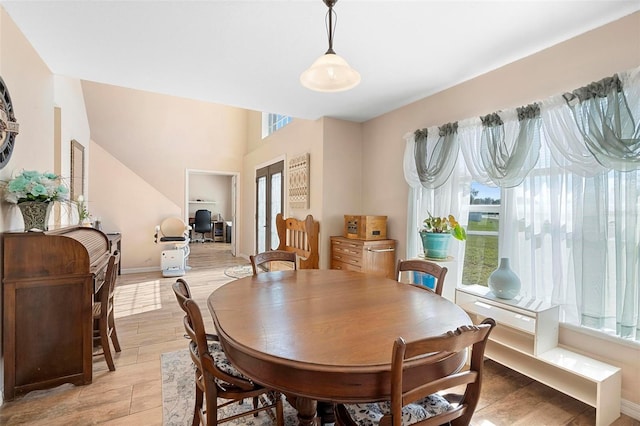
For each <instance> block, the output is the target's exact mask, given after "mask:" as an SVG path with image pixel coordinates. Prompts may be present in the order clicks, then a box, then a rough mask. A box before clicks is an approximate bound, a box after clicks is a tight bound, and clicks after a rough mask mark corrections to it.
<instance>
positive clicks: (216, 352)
mask: <svg viewBox="0 0 640 426" xmlns="http://www.w3.org/2000/svg"><path fill="white" fill-rule="evenodd" d="M173 292H174V294H175V296H176V299H177V300H178V305H180V308H182V310H183V311H184V312H185V314H186V315H185V317H184V319H183V324H184V329H185V331H186V333H187V335H188V337H189V339H190V340H191V341H190V342H189V352H190V354H191V360H192V361H193V364H194V365H195V367H196V370H195V384H196V397H195V408H194V413H193V421H192V426H196V425H200V424H202V425H205V426H210V425H217V424H219V423H223V422H228V421H231V420H235V419H238V418H241V417H245V416H248V415H251V414H253V415H254V416H255V415H258V413H259V412H261V411H267V412H268V414H270V415H273V413H272V410H273V409H274V408H275V412H276V413H275V421H276V424H277V425H278V426H283V424H284V414H283V407H282V395H281V394H280V393H279V392H277V391H273V390H270V389H267V388H264V387H262V386H260V385H258V384H256V383H254V382H252V381H251V379H249V378H248V377H246V376H244V375H242V373H240V372H239V371H238V370H236V368H235V367H234V366H233V365H232V364H231V363H230V362H229V360H228V359H227V357H226V355H225V353H224V351H223V349H222V346H221V345H220V342H219V340H218V336H216V335H214V334H207V333H206V332H205V328H204V322H203V320H202V313H201V312H200V308H199V307H198V304H197V303H196V302H195V301H194V300H193V299H192V298H191V297H190V296H191V292H190V290H189V285H188V284H187V282H186V281H185V280H183V279H178V280H177V281H176V282H175V283H174V284H173ZM218 398H221V399H224V400H226V401H224V402H222V401H220V403H219V401H218ZM245 398H252V399H253V401H254V405H253V409H251V410H246V411H243V412H241V413H238V414H234V415H230V416H227V417H224V418H219V411H218V410H219V409H221V408H223V407H226V406H228V405H231V404H233V403H234V402H242V401H243V400H244V399H245ZM260 403H261V404H262V405H260Z"/></svg>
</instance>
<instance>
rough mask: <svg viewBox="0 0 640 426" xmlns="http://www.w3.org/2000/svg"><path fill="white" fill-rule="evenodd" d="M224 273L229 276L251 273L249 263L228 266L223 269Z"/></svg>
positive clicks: (236, 276) (242, 276) (248, 274)
mask: <svg viewBox="0 0 640 426" xmlns="http://www.w3.org/2000/svg"><path fill="white" fill-rule="evenodd" d="M224 274H225V275H226V276H228V277H231V278H244V277H249V276H251V275H253V268H251V265H238V266H230V267H228V268H227V269H225V270H224Z"/></svg>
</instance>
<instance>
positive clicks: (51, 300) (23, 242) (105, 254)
mask: <svg viewBox="0 0 640 426" xmlns="http://www.w3.org/2000/svg"><path fill="white" fill-rule="evenodd" d="M2 243H3V244H2V246H3V262H2V269H3V271H2V276H3V280H2V296H3V332H2V334H3V336H2V337H3V349H4V398H5V399H6V400H11V399H13V398H14V397H15V396H16V395H19V394H22V393H26V392H30V391H32V390H35V389H44V388H49V387H54V386H57V385H60V384H62V383H73V384H78V385H80V384H87V383H91V379H92V368H93V359H92V343H93V339H92V329H93V323H92V312H91V310H92V305H93V296H94V293H95V292H97V291H98V289H99V288H100V286H101V285H102V283H103V282H104V273H105V270H106V266H107V261H108V258H109V241H108V239H107V236H106V235H105V234H103V233H102V232H100V231H98V230H96V229H93V228H83V227H72V228H66V229H65V230H54V231H47V232H20V233H5V234H3V236H2Z"/></svg>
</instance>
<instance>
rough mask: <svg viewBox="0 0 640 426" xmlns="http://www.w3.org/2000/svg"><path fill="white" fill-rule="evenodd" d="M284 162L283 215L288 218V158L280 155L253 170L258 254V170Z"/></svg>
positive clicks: (254, 239)
mask: <svg viewBox="0 0 640 426" xmlns="http://www.w3.org/2000/svg"><path fill="white" fill-rule="evenodd" d="M279 162H282V215H283V216H284V217H287V216H286V209H287V202H286V200H287V196H286V194H287V191H288V185H287V156H286V155H279V156H277V157H274V158H272V159H270V160H268V161H265V162H262V163H260V164H257V165H256V166H255V167H254V170H253V233H254V235H253V252H256V250H257V249H258V191H257V185H256V180H257V176H258V170H260V169H263V168H265V167H268V166H271V165H273V164H276V163H279Z"/></svg>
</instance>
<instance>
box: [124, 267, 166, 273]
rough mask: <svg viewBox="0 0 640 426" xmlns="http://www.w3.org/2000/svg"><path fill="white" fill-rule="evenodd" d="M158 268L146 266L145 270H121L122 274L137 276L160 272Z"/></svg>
mask: <svg viewBox="0 0 640 426" xmlns="http://www.w3.org/2000/svg"><path fill="white" fill-rule="evenodd" d="M160 271H161V269H160V266H148V267H146V268H127V269H123V270H122V274H123V275H125V274H137V273H140V272H160Z"/></svg>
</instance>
